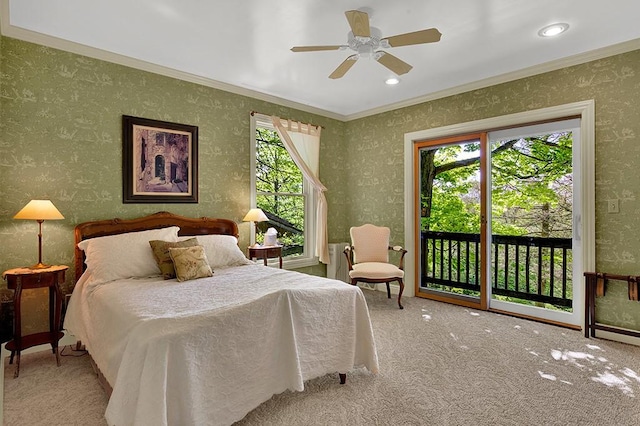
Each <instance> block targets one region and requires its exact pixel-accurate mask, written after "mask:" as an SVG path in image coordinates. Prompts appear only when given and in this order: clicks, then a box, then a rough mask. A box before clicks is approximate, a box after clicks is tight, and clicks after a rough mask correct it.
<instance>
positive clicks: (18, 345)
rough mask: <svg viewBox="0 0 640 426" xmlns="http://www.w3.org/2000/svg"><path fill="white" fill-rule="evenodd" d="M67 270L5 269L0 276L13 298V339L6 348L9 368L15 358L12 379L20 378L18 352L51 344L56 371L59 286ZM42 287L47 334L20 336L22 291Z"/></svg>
mask: <svg viewBox="0 0 640 426" xmlns="http://www.w3.org/2000/svg"><path fill="white" fill-rule="evenodd" d="M67 269H69V267H68V266H64V265H55V266H49V267H48V268H43V269H30V268H16V269H9V270H7V271H4V273H3V274H2V277H3V278H5V279H6V280H7V287H8V288H10V289H12V290H15V292H14V294H13V339H12V340H10V341H9V342H7V345H6V348H7V350H9V351H11V358H9V364H12V363H13V356H14V355H16V354H17V355H18V356H17V359H16V371H15V373H14V375H13V377H18V375H19V374H20V351H22V350H23V349H27V348H30V347H32V346H36V345H42V344H44V343H49V344H51V350H52V352H53V353H54V354H55V356H56V363H57V364H58V367H59V366H60V354H59V353H58V340H60V338H61V337H62V336H63V335H64V333H62V331H60V314H61V312H62V290H60V284H63V283H64V275H65V271H66V270H67ZM42 287H48V288H49V331H45V332H42V333H35V334H29V335H26V336H23V335H22V328H21V327H22V324H21V311H20V302H21V297H20V296H21V295H22V290H25V289H33V288H42Z"/></svg>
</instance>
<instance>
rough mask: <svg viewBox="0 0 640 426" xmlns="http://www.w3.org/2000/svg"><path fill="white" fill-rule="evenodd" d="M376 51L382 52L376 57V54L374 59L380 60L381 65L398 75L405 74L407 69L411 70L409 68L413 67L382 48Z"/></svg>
mask: <svg viewBox="0 0 640 426" xmlns="http://www.w3.org/2000/svg"><path fill="white" fill-rule="evenodd" d="M376 53H377V54H380V53H381V54H382V55H380V57H377V55H376V61H378V62H380V63H381V64H382V65H384V66H385V67H387V68H389V69H390V70H391V71H393V72H394V73H396V74H398V75H402V74H406V73H408V72H409V71H411V68H413V67H412V66H411V65H409V64H408V63H406V62H405V61H403V60H401V59H398V58H396V57H395V56H393V55H391V54H389V53H387V52H383V51H382V50H379V51H377V52H376Z"/></svg>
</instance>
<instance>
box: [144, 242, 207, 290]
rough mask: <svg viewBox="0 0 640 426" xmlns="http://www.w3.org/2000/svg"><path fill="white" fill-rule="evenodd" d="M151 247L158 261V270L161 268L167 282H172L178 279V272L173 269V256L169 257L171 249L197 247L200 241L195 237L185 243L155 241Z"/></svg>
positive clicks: (151, 243) (150, 243)
mask: <svg viewBox="0 0 640 426" xmlns="http://www.w3.org/2000/svg"><path fill="white" fill-rule="evenodd" d="M149 245H151V250H152V251H153V257H154V258H155V259H156V263H157V264H158V268H160V272H161V273H162V277H163V278H164V279H165V280H170V279H172V278H175V277H176V271H175V269H174V267H173V261H172V260H171V256H170V255H169V249H170V248H177V247H193V246H197V245H198V240H197V239H196V238H195V237H194V238H189V239H188V240H184V241H162V240H153V241H149Z"/></svg>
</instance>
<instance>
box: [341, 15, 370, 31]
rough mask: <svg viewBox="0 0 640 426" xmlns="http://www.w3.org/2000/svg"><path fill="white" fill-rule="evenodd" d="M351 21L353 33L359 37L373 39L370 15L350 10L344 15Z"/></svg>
mask: <svg viewBox="0 0 640 426" xmlns="http://www.w3.org/2000/svg"><path fill="white" fill-rule="evenodd" d="M344 14H345V15H346V16H347V21H349V26H350V27H351V32H353V35H354V36H358V37H371V29H370V28H369V15H367V13H366V12H360V11H359V10H348V11H346V12H345V13H344Z"/></svg>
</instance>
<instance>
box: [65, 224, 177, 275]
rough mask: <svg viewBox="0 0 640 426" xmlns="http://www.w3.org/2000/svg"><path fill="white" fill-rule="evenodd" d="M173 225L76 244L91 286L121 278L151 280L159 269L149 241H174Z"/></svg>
mask: <svg viewBox="0 0 640 426" xmlns="http://www.w3.org/2000/svg"><path fill="white" fill-rule="evenodd" d="M179 230H180V228H179V227H177V226H170V227H167V228H160V229H151V230H148V231H138V232H127V233H124V234H118V235H109V236H105V237H97V238H91V239H88V240H84V241H81V242H80V243H78V248H80V250H83V251H84V254H85V263H86V265H87V271H90V272H91V277H92V280H93V282H94V283H105V282H109V281H113V280H117V279H121V278H131V277H151V276H154V275H158V274H159V273H160V270H159V269H158V265H157V264H156V262H155V260H154V259H153V252H152V251H151V248H150V247H149V241H150V240H164V241H178V231H179Z"/></svg>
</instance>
